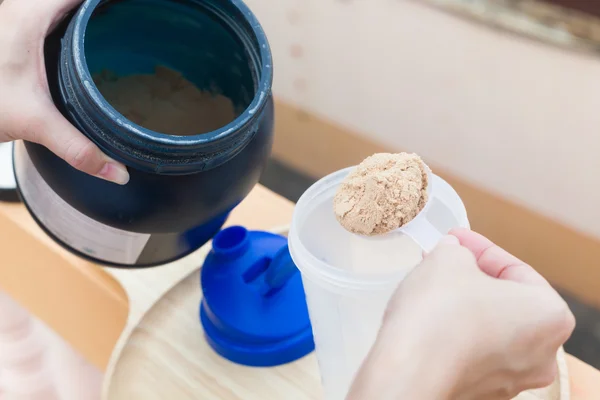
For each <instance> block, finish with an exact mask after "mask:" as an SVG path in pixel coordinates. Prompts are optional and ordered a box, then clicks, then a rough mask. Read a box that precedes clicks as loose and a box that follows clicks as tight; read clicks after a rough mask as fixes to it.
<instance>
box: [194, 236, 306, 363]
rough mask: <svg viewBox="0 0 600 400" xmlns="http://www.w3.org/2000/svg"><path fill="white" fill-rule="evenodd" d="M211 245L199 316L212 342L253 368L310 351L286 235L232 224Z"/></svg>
mask: <svg viewBox="0 0 600 400" xmlns="http://www.w3.org/2000/svg"><path fill="white" fill-rule="evenodd" d="M212 247H213V248H212V251H211V252H210V253H209V254H208V257H207V258H206V260H205V262H204V265H203V267H202V272H201V275H200V280H201V285H202V291H203V293H204V299H203V300H202V304H201V306H200V320H201V322H202V326H203V327H204V333H205V335H206V338H207V340H208V343H209V344H210V346H211V347H212V348H213V349H214V350H215V351H216V352H217V353H219V354H220V355H221V356H223V357H225V358H226V359H228V360H230V361H232V362H235V363H238V364H243V365H249V366H257V367H270V366H276V365H281V364H285V363H288V362H291V361H294V360H297V359H299V358H301V357H304V356H305V355H307V354H309V353H310V352H312V351H313V350H314V348H315V345H314V341H313V336H312V328H311V325H310V320H309V317H308V308H307V306H306V299H305V296H304V288H303V287H302V280H301V277H300V273H299V272H298V270H297V268H296V266H295V265H294V263H293V261H292V258H291V256H290V252H289V249H288V245H287V238H285V237H284V236H280V235H275V234H273V233H269V232H261V231H248V230H246V229H245V228H244V227H241V226H234V227H230V228H227V229H224V230H222V231H221V232H219V233H218V234H217V235H216V236H215V237H214V239H213V242H212Z"/></svg>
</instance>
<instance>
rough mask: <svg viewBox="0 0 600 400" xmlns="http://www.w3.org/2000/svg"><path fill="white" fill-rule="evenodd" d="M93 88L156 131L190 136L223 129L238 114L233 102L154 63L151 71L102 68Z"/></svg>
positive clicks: (129, 117) (112, 103) (121, 109)
mask: <svg viewBox="0 0 600 400" xmlns="http://www.w3.org/2000/svg"><path fill="white" fill-rule="evenodd" d="M94 83H96V87H98V90H99V91H100V93H101V94H102V96H104V98H105V99H106V101H108V102H109V103H110V105H112V106H113V107H114V108H115V109H116V110H117V111H118V112H119V113H121V114H122V115H123V116H124V117H125V118H127V119H128V120H130V121H132V122H134V123H136V124H138V125H140V126H143V127H144V128H147V129H150V130H153V131H155V132H160V133H165V134H168V135H177V136H189V135H198V134H201V133H207V132H211V131H214V130H216V129H219V128H222V127H223V126H225V125H227V124H228V123H230V122H231V121H233V120H234V119H235V118H236V117H237V115H238V114H237V113H236V112H235V109H234V106H233V103H232V101H231V100H230V99H229V98H227V97H225V96H223V95H220V94H215V93H211V92H209V91H203V90H200V89H198V88H197V87H196V86H195V85H194V84H193V83H192V82H190V81H188V80H187V79H185V78H184V77H183V76H182V75H181V74H180V73H179V72H177V71H174V70H172V69H169V68H166V67H163V66H157V67H156V68H155V72H154V74H137V75H128V76H122V77H120V76H116V75H115V74H114V73H112V72H110V71H103V72H102V73H100V74H97V75H95V76H94Z"/></svg>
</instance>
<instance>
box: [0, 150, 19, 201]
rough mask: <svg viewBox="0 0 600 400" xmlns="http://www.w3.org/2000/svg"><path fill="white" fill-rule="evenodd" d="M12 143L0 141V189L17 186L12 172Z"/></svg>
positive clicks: (9, 188)
mask: <svg viewBox="0 0 600 400" xmlns="http://www.w3.org/2000/svg"><path fill="white" fill-rule="evenodd" d="M12 151H13V144H12V143H0V189H3V190H11V189H15V188H16V187H17V184H16V183H15V173H14V172H13V157H12Z"/></svg>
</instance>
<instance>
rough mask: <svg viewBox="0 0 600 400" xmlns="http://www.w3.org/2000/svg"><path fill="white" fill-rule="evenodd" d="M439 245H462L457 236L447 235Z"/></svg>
mask: <svg viewBox="0 0 600 400" xmlns="http://www.w3.org/2000/svg"><path fill="white" fill-rule="evenodd" d="M439 244H441V245H457V244H460V241H459V240H458V238H457V237H456V236H452V235H446V236H444V237H443V238H441V239H440V242H439Z"/></svg>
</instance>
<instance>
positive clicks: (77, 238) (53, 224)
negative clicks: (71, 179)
mask: <svg viewBox="0 0 600 400" xmlns="http://www.w3.org/2000/svg"><path fill="white" fill-rule="evenodd" d="M15 173H16V176H17V181H18V183H19V189H20V190H21V194H22V196H23V199H24V200H25V203H26V204H27V206H28V207H29V209H30V210H31V212H32V213H33V214H34V215H35V217H36V218H37V219H38V220H39V221H40V222H41V224H42V225H43V226H44V227H45V228H46V229H47V230H48V231H50V232H51V233H52V234H54V235H55V236H56V237H57V238H58V239H59V240H61V241H63V242H64V243H65V244H67V245H69V246H71V247H72V248H74V249H75V250H77V251H79V252H81V253H83V254H87V255H89V256H90V257H93V258H97V259H100V260H104V261H107V262H111V263H115V264H131V265H133V264H135V263H136V261H137V260H138V258H139V257H140V254H142V251H143V250H144V247H145V246H146V244H147V243H148V240H149V239H150V235H149V234H142V233H134V232H128V231H124V230H120V229H115V228H112V227H110V226H107V225H104V224H102V223H100V222H97V221H95V220H93V219H92V218H90V217H88V216H86V215H84V214H82V213H81V212H79V211H77V210H76V209H74V208H73V207H71V206H70V205H69V204H68V203H67V202H65V201H64V200H63V199H62V198H61V197H60V196H59V195H58V194H56V193H55V192H54V191H53V190H52V188H51V187H50V186H49V185H48V184H47V183H46V181H44V178H42V176H41V175H40V173H39V172H38V171H37V169H36V168H35V166H34V165H33V163H32V162H31V159H30V158H29V154H28V153H27V149H26V148H25V145H24V144H23V142H18V143H17V144H15Z"/></svg>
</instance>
